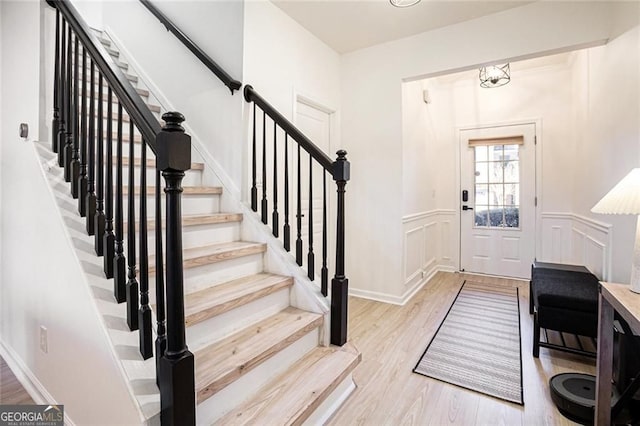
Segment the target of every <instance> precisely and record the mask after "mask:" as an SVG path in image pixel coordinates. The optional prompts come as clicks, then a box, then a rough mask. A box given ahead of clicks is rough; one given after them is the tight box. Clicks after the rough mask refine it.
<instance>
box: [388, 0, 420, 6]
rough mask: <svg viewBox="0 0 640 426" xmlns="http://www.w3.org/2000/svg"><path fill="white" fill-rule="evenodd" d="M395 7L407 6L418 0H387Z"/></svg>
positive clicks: (416, 2)
mask: <svg viewBox="0 0 640 426" xmlns="http://www.w3.org/2000/svg"><path fill="white" fill-rule="evenodd" d="M389 2H390V3H391V4H392V5H394V6H395V7H409V6H413V5H416V4H418V3H420V0H389Z"/></svg>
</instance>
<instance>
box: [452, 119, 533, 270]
mask: <svg viewBox="0 0 640 426" xmlns="http://www.w3.org/2000/svg"><path fill="white" fill-rule="evenodd" d="M535 131H536V128H535V124H533V123H531V124H520V125H511V126H500V127H486V128H476V129H467V130H461V131H460V186H461V191H460V206H461V212H460V270H461V271H466V272H476V273H482V274H489V275H500V276H506V277H516V278H529V276H530V272H531V263H532V262H533V260H534V257H535V221H536V214H535V209H536V207H535V206H536V193H535V157H536V156H535V146H536V145H535Z"/></svg>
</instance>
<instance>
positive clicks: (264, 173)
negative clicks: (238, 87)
mask: <svg viewBox="0 0 640 426" xmlns="http://www.w3.org/2000/svg"><path fill="white" fill-rule="evenodd" d="M261 212H262V223H264V224H265V225H266V224H267V114H266V113H265V112H264V111H262V209H261Z"/></svg>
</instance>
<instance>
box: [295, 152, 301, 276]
mask: <svg viewBox="0 0 640 426" xmlns="http://www.w3.org/2000/svg"><path fill="white" fill-rule="evenodd" d="M296 225H297V231H298V237H297V238H296V263H297V264H298V266H302V179H301V175H300V144H298V214H296Z"/></svg>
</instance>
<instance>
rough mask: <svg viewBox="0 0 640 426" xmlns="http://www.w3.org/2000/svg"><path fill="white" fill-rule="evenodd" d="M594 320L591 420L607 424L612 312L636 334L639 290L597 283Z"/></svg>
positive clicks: (639, 322) (639, 324)
mask: <svg viewBox="0 0 640 426" xmlns="http://www.w3.org/2000/svg"><path fill="white" fill-rule="evenodd" d="M599 299H600V301H599V306H598V307H599V312H600V318H599V321H598V361H597V364H596V369H597V373H596V413H595V419H594V420H595V424H596V425H604V426H609V425H610V424H611V389H612V384H611V380H612V373H613V368H612V365H613V313H614V311H615V312H617V313H618V315H620V316H621V317H622V318H624V320H625V321H627V323H628V324H629V327H631V330H632V331H633V333H634V334H640V294H636V293H633V292H632V291H631V290H629V286H628V285H624V284H614V283H606V282H601V283H600V298H599Z"/></svg>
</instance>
